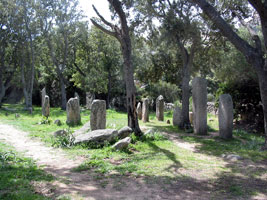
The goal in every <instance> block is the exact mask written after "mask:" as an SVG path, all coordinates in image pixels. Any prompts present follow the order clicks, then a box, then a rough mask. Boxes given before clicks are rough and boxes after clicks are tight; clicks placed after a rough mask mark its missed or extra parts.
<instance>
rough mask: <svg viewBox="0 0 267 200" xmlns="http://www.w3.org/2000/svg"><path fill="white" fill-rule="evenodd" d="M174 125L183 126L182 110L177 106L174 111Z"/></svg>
mask: <svg viewBox="0 0 267 200" xmlns="http://www.w3.org/2000/svg"><path fill="white" fill-rule="evenodd" d="M172 123H173V125H174V126H179V127H181V126H182V110H181V108H180V107H179V106H176V107H175V108H174V111H173V117H172Z"/></svg>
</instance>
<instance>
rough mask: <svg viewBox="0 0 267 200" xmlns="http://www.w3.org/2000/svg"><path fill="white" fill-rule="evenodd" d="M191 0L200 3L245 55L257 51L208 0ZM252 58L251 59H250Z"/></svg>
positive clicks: (249, 55)
mask: <svg viewBox="0 0 267 200" xmlns="http://www.w3.org/2000/svg"><path fill="white" fill-rule="evenodd" d="M251 1H252V0H251ZM191 2H193V3H195V4H197V5H199V7H200V8H201V9H202V10H203V12H204V13H205V14H206V15H207V16H208V17H209V19H210V20H211V21H212V22H213V23H214V24H215V25H216V26H217V28H218V29H219V30H220V31H221V32H222V34H223V35H224V36H225V37H227V38H228V40H230V42H231V43H232V44H233V45H234V46H235V47H236V48H237V49H238V50H239V51H241V52H242V53H243V55H245V56H246V57H247V58H249V57H251V56H252V54H254V53H255V48H253V47H252V46H250V45H249V44H248V42H246V41H245V40H243V39H242V38H241V37H239V36H238V35H237V34H236V33H235V32H234V31H233V29H232V28H231V26H230V25H229V24H228V23H227V22H226V21H225V20H224V19H223V18H222V17H221V16H220V14H219V13H218V12H217V11H216V10H215V8H214V7H213V6H212V5H210V4H209V3H208V2H207V1H206V0H191ZM249 60H250V59H249Z"/></svg>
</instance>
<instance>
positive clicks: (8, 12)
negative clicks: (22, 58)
mask: <svg viewBox="0 0 267 200" xmlns="http://www.w3.org/2000/svg"><path fill="white" fill-rule="evenodd" d="M0 10H1V13H0V107H1V105H2V100H3V98H4V97H5V94H6V90H7V89H8V88H9V87H10V86H11V84H10V83H11V81H12V77H13V74H14V72H15V67H12V64H11V63H10V62H8V56H7V54H8V51H11V54H13V52H14V49H15V48H14V47H13V46H14V45H10V44H11V41H12V37H13V35H12V31H13V30H14V23H15V20H14V19H15V11H16V6H15V3H14V2H13V1H7V0H6V1H2V2H1V3H0ZM9 57H10V56H9ZM9 60H11V59H9ZM13 66H14V65H13ZM8 69H9V70H8Z"/></svg>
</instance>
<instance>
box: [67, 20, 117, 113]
mask: <svg viewBox="0 0 267 200" xmlns="http://www.w3.org/2000/svg"><path fill="white" fill-rule="evenodd" d="M80 29H81V30H80V31H78V32H79V33H80V36H79V37H78V40H77V41H78V43H77V45H76V50H75V54H74V69H75V70H76V71H75V72H74V73H73V75H72V80H73V81H74V83H75V85H76V86H77V87H79V88H80V89H82V90H84V91H85V92H90V93H92V94H103V93H104V94H107V98H106V99H107V108H108V106H109V104H110V98H111V89H112V85H113V86H114V87H116V85H115V84H114V83H115V81H116V77H117V76H118V75H119V74H120V71H121V70H120V67H121V54H120V49H119V48H120V47H119V44H118V42H117V40H116V39H115V38H113V37H112V36H110V35H107V34H105V33H103V32H102V31H101V30H99V29H97V28H96V27H92V28H91V30H90V31H88V30H87V27H84V26H83V25H81V27H80ZM117 87H120V86H117Z"/></svg>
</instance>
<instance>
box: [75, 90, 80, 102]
mask: <svg viewBox="0 0 267 200" xmlns="http://www.w3.org/2000/svg"><path fill="white" fill-rule="evenodd" d="M74 97H77V98H78V101H79V105H80V96H79V94H78V93H77V92H74Z"/></svg>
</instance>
